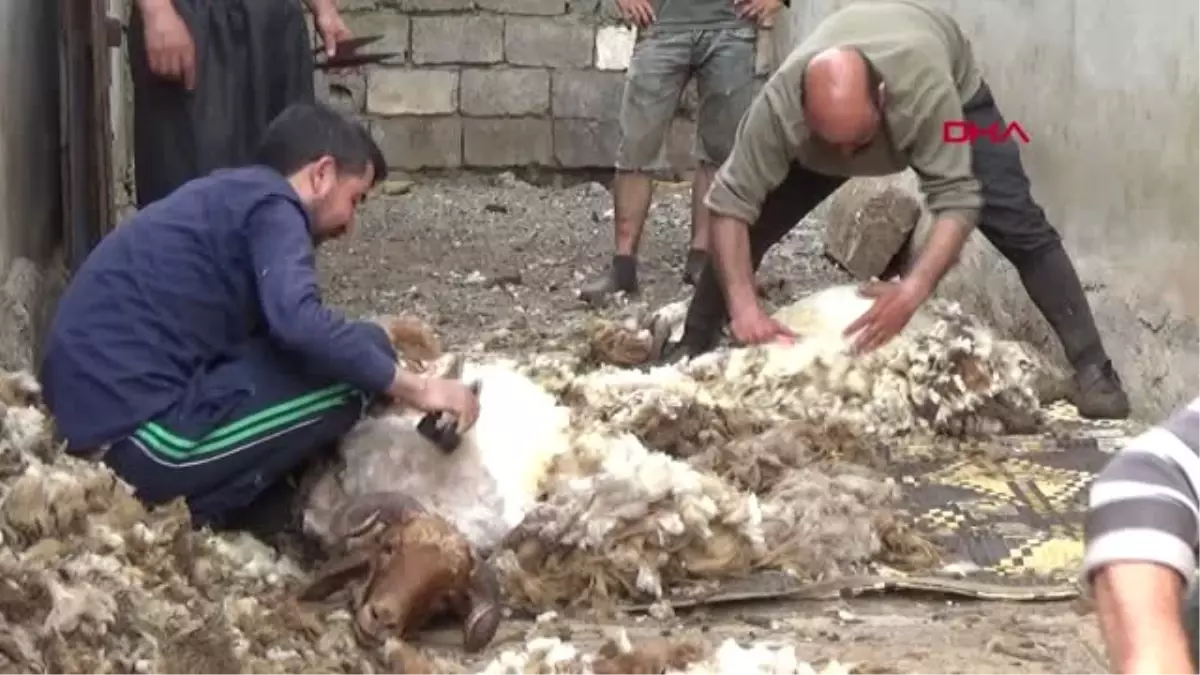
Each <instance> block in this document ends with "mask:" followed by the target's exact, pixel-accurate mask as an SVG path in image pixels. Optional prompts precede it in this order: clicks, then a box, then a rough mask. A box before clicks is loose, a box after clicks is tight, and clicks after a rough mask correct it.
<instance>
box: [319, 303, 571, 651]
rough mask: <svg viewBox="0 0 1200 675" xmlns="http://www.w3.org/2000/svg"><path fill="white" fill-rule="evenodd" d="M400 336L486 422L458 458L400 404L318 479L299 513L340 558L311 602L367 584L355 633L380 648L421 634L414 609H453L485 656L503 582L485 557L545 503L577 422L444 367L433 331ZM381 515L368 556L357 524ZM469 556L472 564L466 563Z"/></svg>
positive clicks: (506, 375)
mask: <svg viewBox="0 0 1200 675" xmlns="http://www.w3.org/2000/svg"><path fill="white" fill-rule="evenodd" d="M398 324H400V321H399V320H391V321H389V322H386V323H385V325H387V326H388V333H389V336H390V337H391V338H392V340H393V343H394V344H395V345H396V347H397V350H398V352H400V356H401V358H404V359H405V360H406V361H409V362H410V363H411V364H412V365H413V366H414V367H416V368H418V369H422V370H424V369H431V370H432V371H433V372H434V373H436V374H438V375H440V376H442V377H454V378H468V379H470V380H471V381H473V382H474V383H475V384H476V386H478V387H479V393H480V399H481V400H480V411H481V413H480V417H479V419H478V420H477V422H476V424H475V425H474V427H472V428H471V429H470V430H468V431H467V432H466V433H465V434H464V435H463V437H462V438H461V440H460V442H459V445H458V447H457V448H455V449H453V450H452V451H451V452H446V451H444V450H442V449H440V448H438V447H437V446H436V445H435V444H434V443H433V442H431V441H430V440H429V439H427V438H426V437H424V436H423V435H421V434H420V433H419V432H418V430H417V424H418V422H419V420H420V419H421V417H422V414H421V413H419V412H417V411H414V410H409V409H406V408H404V407H403V406H401V405H398V404H393V405H390V406H388V407H385V408H383V409H379V410H376V411H374V413H373V414H372V415H370V416H368V417H367V418H366V419H364V420H363V421H361V422H360V423H359V424H358V425H356V426H355V427H354V428H353V429H352V430H351V431H350V433H349V434H347V436H346V437H345V438H344V439H343V440H342V442H341V443H340V445H339V453H338V456H337V458H336V459H335V460H334V461H333V462H331V463H324V464H320V465H317V466H315V467H313V469H311V470H310V471H309V473H308V475H307V476H306V477H305V478H304V479H303V480H302V485H303V488H302V491H301V493H302V498H301V500H300V502H299V508H300V511H301V514H300V515H301V521H302V523H303V529H304V531H305V533H306V534H308V535H309V536H311V537H312V538H313V539H314V540H316V541H317V542H318V543H319V544H321V545H322V547H323V548H324V549H325V550H326V551H339V552H341V553H342V557H341V558H340V559H338V560H337V561H336V562H335V563H334V564H333V566H332V567H331V568H330V569H328V570H325V571H322V572H320V573H318V577H317V579H316V580H315V581H314V582H313V585H312V586H310V587H309V588H308V589H307V590H306V591H305V592H304V593H302V597H304V598H307V599H319V598H322V597H325V596H327V595H329V594H330V593H332V592H333V591H334V590H336V589H337V588H338V587H340V586H341V585H344V584H345V583H347V582H349V581H351V580H352V579H355V578H357V577H362V576H364V575H365V577H366V584H365V586H364V587H363V589H362V590H361V591H360V592H359V593H358V594H356V596H355V599H354V604H355V607H356V614H355V615H356V625H357V626H358V627H359V629H360V631H361V632H362V634H363V635H364V636H366V637H367V638H374V639H376V640H379V639H381V631H385V630H388V629H393V628H396V629H399V630H400V631H401V634H404V633H409V634H411V633H412V632H413V631H415V630H416V629H417V628H419V627H420V625H421V624H423V623H424V620H425V619H426V618H428V617H427V616H426V615H425V614H423V613H421V612H416V611H415V610H414V603H416V604H417V605H419V606H425V605H428V604H429V597H434V598H437V597H445V598H448V599H447V600H445V603H446V604H448V605H449V609H451V610H456V611H457V612H458V613H459V615H460V618H462V619H463V620H464V622H465V624H464V630H465V638H466V639H465V644H466V647H467V648H468V649H469V650H477V649H479V648H482V647H483V646H485V645H486V644H487V642H488V641H489V640H490V639H491V637H492V635H493V634H494V633H495V631H496V626H497V623H498V608H497V605H496V602H497V600H498V598H497V597H496V595H497V591H496V589H495V586H496V582H495V581H494V579H493V573H492V572H491V570H490V569H489V567H488V563H487V562H486V556H487V554H488V553H489V552H490V551H491V550H492V549H493V548H494V547H495V546H496V544H497V543H499V541H500V540H501V539H502V538H503V537H504V536H506V535H507V534H508V532H509V531H510V530H511V529H512V528H514V527H516V525H517V524H519V523H520V522H521V521H522V520H523V519H524V516H525V513H526V512H527V511H528V510H529V509H530V508H531V507H532V506H533V504H534V502H535V501H536V499H537V489H538V480H539V478H540V476H541V474H543V473H544V472H545V467H546V466H547V465H548V463H549V461H550V460H551V459H552V458H553V456H554V455H555V454H558V453H561V452H564V451H565V450H566V448H567V439H566V431H567V426H568V423H569V416H568V412H567V410H566V409H565V408H563V407H562V406H559V405H558V404H557V403H556V402H555V401H554V399H553V397H551V396H550V395H549V394H547V393H545V392H544V391H542V390H541V389H540V388H539V387H537V385H535V384H533V383H532V382H531V381H529V380H528V379H527V378H525V377H524V376H521V375H520V374H518V373H516V372H514V371H511V370H508V369H505V368H503V367H500V366H496V365H487V364H478V365H477V364H472V365H471V366H470V367H469V368H468V369H467V370H466V371H465V372H464V367H465V366H466V363H465V360H464V359H463V357H461V356H460V355H446V356H445V358H437V357H441V356H442V354H441V353H440V348H436V347H433V348H431V347H429V345H436V344H437V342H436V336H434V335H433V333H432V331H430V330H428V329H427V328H424V327H422V326H420V325H419V322H416V321H415V320H411V319H406V320H405V321H404V323H403V328H404V330H403V331H402V330H398V329H397V325H398ZM412 341H418V342H420V344H418V345H416V346H414V345H411V344H409V342H412ZM414 354H416V357H415V358H414V357H413V355H414ZM431 358H433V359H434V362H433V363H430V362H429V360H430V359H431ZM372 509H374V510H375V511H374V512H377V513H375V516H376V517H377V518H382V519H383V520H384V521H386V522H384V523H383V530H382V532H380V533H376V534H375V535H373V536H372V537H371V538H370V540H369V541H368V542H367V543H365V544H362V543H351V541H350V540H352V539H356V538H357V537H355V536H353V533H354V532H356V531H358V530H359V529H361V527H362V526H361V525H359V524H356V522H354V521H358V520H362V521H364V522H366V521H368V520H370V518H367V517H366V516H367V514H369V513H372V512H373V511H372ZM346 514H353V517H350V516H347V515H346ZM413 514H420V515H419V516H418V515H413ZM347 519H349V520H347ZM414 528H415V529H414ZM435 531H436V532H439V533H441V534H440V535H439V537H440V539H439V540H438V543H437V544H436V545H434V544H432V543H430V542H422V541H419V540H417V539H414V538H413V537H418V535H417V534H413V533H414V532H417V533H429V532H435ZM418 539H419V537H418ZM425 550H428V551H434V550H442V551H443V555H441V556H438V555H433V554H425V553H422V551H425ZM462 551H465V552H466V553H461V555H462V556H465V560H467V561H468V562H456V561H457V560H458V559H457V558H456V557H455V556H456V555H459V554H460V552H462ZM452 553H453V554H452ZM456 565H457V566H456ZM467 569H471V570H474V572H472V573H468V572H467V571H464V570H467ZM430 594H432V595H430ZM427 596H429V597H427ZM470 608H474V609H470ZM435 613H438V612H436V611H435ZM383 616H386V617H387V619H386V620H384V619H382V618H380V617H383Z"/></svg>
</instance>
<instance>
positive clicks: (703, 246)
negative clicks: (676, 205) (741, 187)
mask: <svg viewBox="0 0 1200 675" xmlns="http://www.w3.org/2000/svg"><path fill="white" fill-rule="evenodd" d="M714 173H716V169H715V168H714V167H713V166H712V165H711V164H707V163H705V162H701V163H700V164H699V165H698V166H697V167H696V170H695V171H694V172H692V244H691V246H690V248H691V249H692V250H693V251H707V250H708V235H709V231H710V226H711V224H712V218H711V215H710V214H709V212H708V206H706V205H705V204H704V196H705V195H707V194H708V188H709V186H711V185H712V180H713V174H714Z"/></svg>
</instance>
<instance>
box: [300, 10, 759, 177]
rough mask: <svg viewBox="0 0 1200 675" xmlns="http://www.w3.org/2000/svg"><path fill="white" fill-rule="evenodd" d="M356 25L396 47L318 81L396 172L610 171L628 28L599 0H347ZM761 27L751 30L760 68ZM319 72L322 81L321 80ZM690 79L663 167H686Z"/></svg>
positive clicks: (380, 47)
mask: <svg viewBox="0 0 1200 675" xmlns="http://www.w3.org/2000/svg"><path fill="white" fill-rule="evenodd" d="M341 6H342V7H343V12H344V13H345V14H346V16H347V19H348V23H349V24H350V26H351V28H352V29H353V30H354V32H355V33H356V34H359V35H365V34H369V33H379V32H382V33H385V34H386V36H387V37H386V39H385V40H383V41H381V42H380V43H377V44H376V45H374V46H372V47H371V49H372V50H376V51H396V52H401V53H402V54H403V56H402V57H400V58H397V59H395V60H394V61H393V62H392V63H390V64H388V65H385V66H380V67H370V68H367V69H366V71H365V72H357V73H353V74H350V75H336V76H332V77H330V78H328V80H327V81H324V82H322V83H320V85H321V86H320V88H319V89H320V90H322V91H327V92H328V94H329V95H330V98H331V100H334V101H336V102H338V104H339V105H340V106H342V107H343V108H344V109H346V110H349V111H352V112H354V113H355V114H359V115H363V116H365V117H367V118H368V119H369V120H370V122H371V126H372V130H373V131H374V132H375V134H376V136H377V137H378V139H379V140H380V144H381V147H382V148H383V150H384V153H385V154H386V156H387V157H388V161H389V163H390V164H391V165H392V166H393V167H395V168H399V169H406V170H418V169H458V168H482V169H486V168H499V167H523V166H543V167H550V168H560V169H581V168H610V167H611V166H612V163H613V158H614V153H615V150H616V147H617V142H618V140H619V130H618V128H617V120H616V117H617V113H618V111H619V109H620V105H621V92H622V88H623V84H624V71H625V69H626V67H627V66H628V64H629V55H630V51H631V50H632V48H633V41H634V33H633V31H632V30H630V29H628V28H624V27H621V26H617V25H614V22H613V20H612V16H613V11H612V8H611V7H609V6H607V5H605V6H602V5H601V3H600V1H599V0H592V1H591V2H587V1H582V2H575V1H572V2H568V0H403V1H401V2H393V1H390V0H383V1H380V2H378V3H377V2H374V1H373V0H348V1H343V2H342V3H341ZM770 44H771V42H770V32H769V31H768V32H765V33H764V35H763V37H762V38H760V62H759V70H760V73H764V74H765V73H766V72H769V70H770V68H771V61H770V58H769V53H770V52H769V50H768V49H766V46H767V45H770ZM322 79H323V80H324V79H325V78H322ZM695 106H696V96H695V88H694V86H692V87H690V88H689V92H688V94H687V95H686V96H685V100H684V102H683V104H682V106H681V110H680V114H679V116H678V117H677V119H676V120H675V123H674V124H673V125H672V134H671V139H670V140H669V142H668V146H667V149H666V152H665V153H664V156H663V157H662V160H661V162H662V166H663V168H664V169H673V170H675V171H679V170H683V169H686V168H688V167H689V166H690V164H691V157H690V154H691V149H692V139H693V134H694V128H695V126H694V119H695Z"/></svg>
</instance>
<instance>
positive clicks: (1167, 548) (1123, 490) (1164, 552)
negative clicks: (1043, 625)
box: [1083, 399, 1200, 582]
mask: <svg viewBox="0 0 1200 675" xmlns="http://www.w3.org/2000/svg"><path fill="white" fill-rule="evenodd" d="M1198 436H1200V399H1194V400H1193V401H1192V402H1191V404H1189V405H1188V406H1186V407H1183V408H1181V409H1180V410H1178V411H1176V412H1175V413H1174V414H1173V415H1171V417H1169V418H1168V419H1167V420H1166V421H1164V422H1162V423H1160V424H1158V425H1156V426H1154V427H1152V428H1150V429H1149V430H1147V431H1146V432H1145V433H1143V434H1141V435H1140V436H1138V437H1136V438H1134V439H1133V440H1132V441H1130V443H1129V445H1127V446H1126V447H1124V448H1123V449H1121V450H1120V451H1119V452H1118V453H1117V454H1116V455H1115V456H1114V457H1113V458H1112V460H1111V461H1110V462H1109V463H1108V465H1107V466H1106V467H1105V468H1104V470H1103V471H1101V472H1100V474H1099V475H1098V476H1097V477H1096V480H1095V482H1094V483H1093V485H1092V488H1091V494H1090V500H1089V502H1090V503H1089V510H1088V515H1087V521H1086V525H1085V536H1086V543H1087V551H1086V553H1085V556H1084V565H1083V566H1084V578H1085V579H1086V580H1087V581H1089V582H1090V581H1091V577H1092V573H1094V572H1095V571H1096V570H1098V569H1099V568H1101V567H1103V566H1104V565H1107V564H1109V563H1113V562H1121V561H1138V562H1153V563H1158V564H1160V565H1165V566H1168V567H1170V568H1172V569H1174V570H1175V571H1176V572H1178V573H1179V574H1180V576H1181V577H1183V578H1184V579H1190V578H1191V576H1192V574H1193V573H1194V572H1195V569H1196V545H1197V543H1198V542H1197V540H1198V539H1200V535H1198V534H1197V533H1198V531H1200V519H1198V518H1197V514H1198V513H1200V499H1198V497H1197V492H1198V491H1200V439H1198Z"/></svg>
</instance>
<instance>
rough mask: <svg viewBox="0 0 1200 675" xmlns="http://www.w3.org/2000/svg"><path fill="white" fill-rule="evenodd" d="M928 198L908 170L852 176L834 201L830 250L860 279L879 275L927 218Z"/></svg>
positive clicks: (830, 205) (830, 214) (827, 246)
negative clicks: (926, 202)
mask: <svg viewBox="0 0 1200 675" xmlns="http://www.w3.org/2000/svg"><path fill="white" fill-rule="evenodd" d="M923 206H924V201H923V199H922V198H921V196H920V193H919V192H918V188H917V184H916V180H915V177H913V176H911V175H906V173H905V172H902V173H897V174H891V175H888V176H863V177H859V178H851V179H850V180H848V181H846V183H845V184H844V185H842V187H840V188H838V190H837V192H834V193H833V194H832V195H831V196H830V197H829V200H828V212H827V224H826V226H825V253H826V254H827V255H828V256H829V257H831V258H833V259H834V260H836V261H837V262H839V263H840V264H842V265H843V266H845V268H846V269H847V270H849V271H850V273H851V274H853V275H854V276H855V278H857V279H860V280H866V279H870V278H871V277H875V276H879V275H880V274H882V273H883V271H884V270H885V269H887V265H888V263H889V262H891V260H892V258H893V257H894V256H895V255H896V254H897V253H899V252H900V251H901V250H902V249H903V248H904V244H905V242H906V241H907V240H908V237H909V235H911V234H912V232H913V230H915V229H916V227H917V222H918V221H919V220H920V218H921V214H922V210H923Z"/></svg>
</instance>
